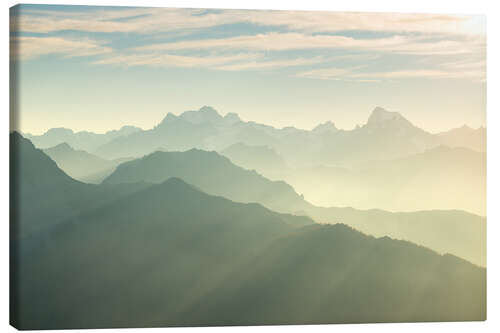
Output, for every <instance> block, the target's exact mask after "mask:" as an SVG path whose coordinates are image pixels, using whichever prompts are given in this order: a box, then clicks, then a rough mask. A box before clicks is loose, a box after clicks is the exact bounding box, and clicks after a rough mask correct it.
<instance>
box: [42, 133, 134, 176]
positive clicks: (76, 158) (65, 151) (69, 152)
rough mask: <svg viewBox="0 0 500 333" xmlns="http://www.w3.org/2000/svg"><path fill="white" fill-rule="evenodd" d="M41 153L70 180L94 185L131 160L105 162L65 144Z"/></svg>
mask: <svg viewBox="0 0 500 333" xmlns="http://www.w3.org/2000/svg"><path fill="white" fill-rule="evenodd" d="M43 152H44V153H45V154H47V155H49V157H50V158H51V159H52V160H54V161H55V162H56V163H57V166H58V167H59V168H61V169H62V170H63V171H64V172H66V173H67V174H68V175H69V176H71V177H72V178H74V179H77V180H80V181H82V182H86V183H95V184H97V183H100V182H101V181H102V180H103V179H104V178H106V177H107V176H108V175H110V174H111V173H112V172H113V171H114V170H115V168H116V167H117V166H118V165H119V164H120V163H123V162H125V161H129V160H131V159H130V158H121V159H117V160H111V161H110V160H106V159H103V158H100V157H98V156H95V155H92V154H90V153H88V152H86V151H84V150H75V149H73V148H71V147H70V145H68V144H67V143H61V144H59V145H57V146H54V147H51V148H47V149H44V150H43Z"/></svg>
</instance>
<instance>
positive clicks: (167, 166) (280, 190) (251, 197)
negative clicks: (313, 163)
mask: <svg viewBox="0 0 500 333" xmlns="http://www.w3.org/2000/svg"><path fill="white" fill-rule="evenodd" d="M171 177H178V178H181V179H183V180H185V181H186V182H188V183H191V184H193V185H195V186H197V187H199V188H200V189H202V190H203V191H206V192H207V193H209V194H213V195H220V196H224V197H225V198H228V199H231V200H234V201H238V202H246V203H248V202H258V203H260V204H262V205H264V206H266V207H268V208H270V209H273V210H276V211H280V212H290V211H291V209H290V207H300V208H303V207H302V206H303V205H304V203H305V202H304V200H303V198H302V197H301V196H300V195H298V194H297V193H296V192H295V191H294V190H293V188H292V187H291V186H289V185H288V184H286V183H285V182H282V181H270V180H268V179H266V178H264V177H263V176H261V175H259V174H258V173H256V172H255V171H250V170H246V169H243V168H240V167H238V166H236V165H234V164H232V163H231V161H230V160H229V159H227V158H226V157H224V156H221V155H219V154H218V153H216V152H207V151H204V150H198V149H191V150H188V151H185V152H161V151H157V152H155V153H152V154H150V155H147V156H145V157H143V158H141V159H137V160H134V161H130V162H125V163H123V164H121V165H119V166H118V167H117V168H116V170H115V171H114V172H113V173H112V174H111V175H110V176H109V177H107V178H106V179H104V181H103V184H120V183H134V182H141V181H144V182H150V183H161V182H163V181H165V180H167V179H168V178H171Z"/></svg>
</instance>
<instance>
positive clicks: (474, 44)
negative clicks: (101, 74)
mask: <svg viewBox="0 0 500 333" xmlns="http://www.w3.org/2000/svg"><path fill="white" fill-rule="evenodd" d="M484 43H485V41H484V40H482V39H469V38H466V39H461V40H431V41H429V40H428V39H425V38H424V37H415V36H402V35H396V36H391V37H386V38H370V39H355V38H352V37H346V36H338V35H306V34H303V33H278V32H271V33H265V34H257V35H250V36H237V37H230V38H222V39H201V40H188V41H179V42H173V43H158V44H152V45H147V46H143V47H139V48H136V50H138V51H172V50H202V49H219V50H221V49H223V50H257V51H288V50H304V49H347V50H364V51H372V52H391V53H398V54H414V55H428V54H430V55H448V54H462V53H470V52H477V51H478V50H481V49H482V48H484Z"/></svg>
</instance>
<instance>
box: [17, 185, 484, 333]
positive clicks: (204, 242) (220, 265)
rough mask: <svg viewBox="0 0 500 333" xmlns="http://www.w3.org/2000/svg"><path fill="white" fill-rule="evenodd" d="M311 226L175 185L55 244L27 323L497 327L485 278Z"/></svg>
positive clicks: (102, 210)
mask: <svg viewBox="0 0 500 333" xmlns="http://www.w3.org/2000/svg"><path fill="white" fill-rule="evenodd" d="M303 225H305V226H303ZM311 225H312V221H311V220H309V219H308V218H305V217H298V216H293V215H286V214H278V213H274V212H272V211H270V210H268V209H266V208H264V207H262V206H260V205H258V204H242V203H236V202H232V201H230V200H227V199H224V198H222V197H214V196H210V195H208V194H205V193H203V192H200V191H199V190H197V188H196V187H194V186H192V185H189V184H187V183H185V182H184V181H182V180H180V179H178V178H170V179H168V180H166V181H165V182H162V183H161V184H157V185H153V186H151V187H148V188H146V189H143V190H142V191H138V192H135V193H132V194H130V195H128V196H125V197H122V198H119V199H117V200H115V201H114V202H110V203H107V204H105V205H102V206H100V207H98V208H95V209H91V210H89V211H86V212H84V213H82V214H79V215H77V216H74V217H71V218H68V219H67V220H65V221H64V222H62V223H60V224H58V225H57V226H56V227H54V228H53V229H52V230H51V232H50V233H48V234H47V235H45V238H44V239H45V241H43V242H41V243H40V245H39V246H38V247H37V248H36V249H33V250H32V251H31V252H30V253H29V255H26V257H24V258H23V260H22V272H23V274H21V275H20V276H19V283H20V285H21V286H22V288H21V289H20V290H19V297H18V303H17V304H18V306H19V308H20V309H23V311H20V312H18V313H17V316H16V317H15V318H16V321H15V323H14V325H15V326H16V327H18V328H21V329H33V328H38V329H40V328H44V329H56V328H83V327H85V328H105V327H154V326H184V325H188V326H192V325H256V324H278V323H302V324H308V323H335V322H336V323H340V322H371V321H407V320H410V321H435V320H437V321H440V320H484V319H485V315H486V314H485V302H486V294H485V290H486V287H485V277H486V272H485V269H482V268H479V267H477V266H474V265H472V264H470V263H467V262H465V261H463V260H460V259H458V258H454V257H451V256H440V255H438V254H436V253H434V252H432V251H430V250H428V249H425V248H421V247H418V246H415V245H413V244H411V243H408V242H402V241H395V240H391V239H389V238H387V237H385V238H381V239H375V238H373V237H368V236H365V235H363V234H361V233H359V232H357V231H355V230H353V229H351V228H348V227H346V226H342V225H337V226H320V225H317V226H314V227H313V226H311ZM375 309H378V310H377V311H375Z"/></svg>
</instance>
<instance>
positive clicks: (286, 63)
mask: <svg viewBox="0 0 500 333" xmlns="http://www.w3.org/2000/svg"><path fill="white" fill-rule="evenodd" d="M321 62H324V59H323V58H322V57H314V58H310V59H306V58H297V59H283V60H264V61H258V60H254V61H250V62H240V63H235V64H228V65H223V66H218V67H216V69H219V70H225V71H241V70H252V69H274V68H283V67H297V66H305V65H313V64H318V63H321Z"/></svg>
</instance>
